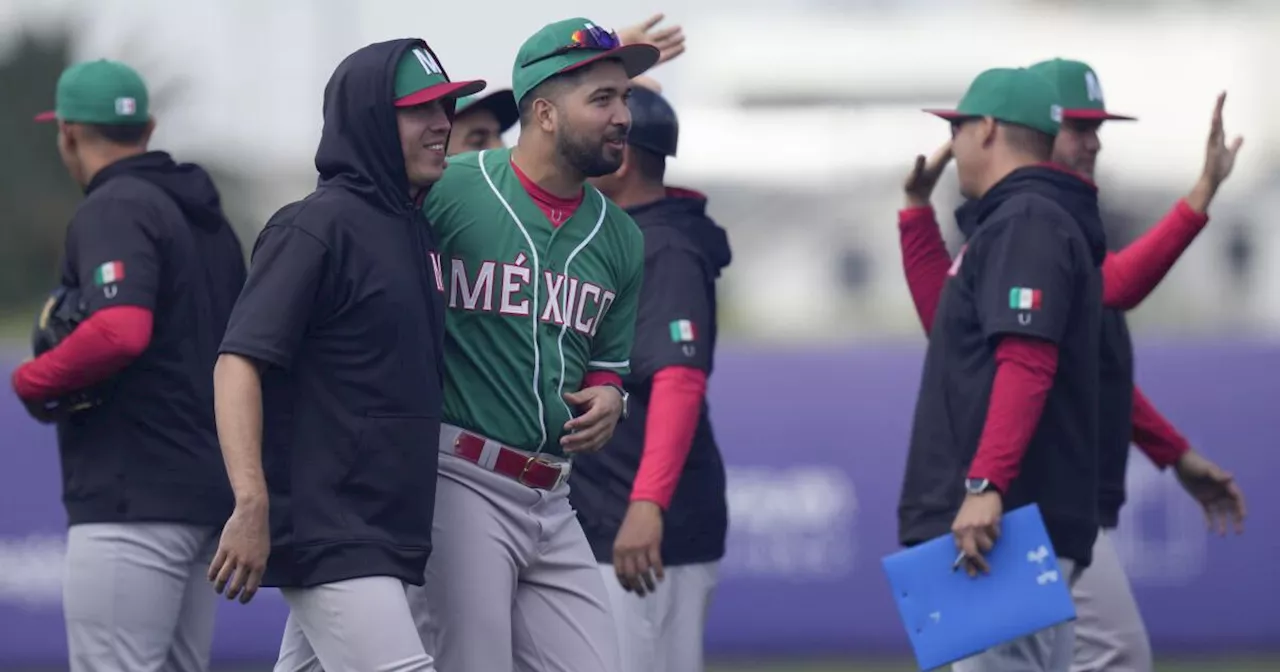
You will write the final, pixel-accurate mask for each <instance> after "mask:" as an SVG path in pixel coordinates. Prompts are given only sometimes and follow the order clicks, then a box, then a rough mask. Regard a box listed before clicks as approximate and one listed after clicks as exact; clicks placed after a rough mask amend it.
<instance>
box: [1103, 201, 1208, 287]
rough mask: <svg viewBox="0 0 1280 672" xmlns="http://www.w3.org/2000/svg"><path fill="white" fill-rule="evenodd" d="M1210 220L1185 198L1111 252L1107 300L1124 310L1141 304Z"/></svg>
mask: <svg viewBox="0 0 1280 672" xmlns="http://www.w3.org/2000/svg"><path fill="white" fill-rule="evenodd" d="M1208 221H1209V215H1207V214H1205V213H1200V212H1196V211H1195V210H1192V209H1191V206H1189V205H1187V201H1186V200H1185V199H1182V200H1179V201H1178V202H1177V203H1176V204H1174V206H1173V209H1171V210H1170V211H1169V212H1168V214H1166V215H1165V216H1164V218H1163V219H1161V220H1160V221H1159V222H1158V223H1157V224H1156V225H1155V226H1153V227H1151V230H1149V231H1147V232H1146V233H1144V234H1142V236H1141V237H1139V238H1138V239H1137V240H1135V241H1133V243H1132V244H1130V245H1129V246H1128V247H1125V248H1124V249H1123V250H1120V251H1119V252H1115V253H1112V254H1108V255H1107V259H1106V261H1105V262H1103V264H1102V302H1103V304H1104V305H1105V306H1106V307H1107V308H1118V309H1120V310H1132V309H1133V308H1135V307H1137V305H1138V304H1140V303H1142V301H1143V299H1145V298H1147V296H1148V295H1149V294H1151V292H1152V290H1154V289H1155V288H1156V285H1158V284H1160V281H1161V280H1163V279H1164V276H1165V275H1167V274H1168V273H1169V269H1171V268H1173V264H1174V262H1176V261H1177V260H1178V257H1180V256H1182V253H1183V252H1185V251H1186V250H1187V247H1188V246H1189V245H1191V242H1192V241H1194V240H1195V239H1196V236H1197V235H1199V234H1200V232H1201V231H1202V230H1204V226H1205V224H1206V223H1208Z"/></svg>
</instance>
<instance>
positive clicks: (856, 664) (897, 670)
mask: <svg viewBox="0 0 1280 672" xmlns="http://www.w3.org/2000/svg"><path fill="white" fill-rule="evenodd" d="M707 672H916V667H915V666H914V665H913V664H912V663H911V662H910V661H883V662H874V661H829V662H815V663H790V662H774V663H765V664H757V663H746V662H742V663H731V664H730V663H721V664H717V665H712V666H711V667H709V668H708V669H707ZM1156 672H1280V658H1269V659H1268V658H1246V659H1237V658H1205V659H1200V660H1180V661H1175V660H1166V661H1160V662H1158V663H1157V664H1156Z"/></svg>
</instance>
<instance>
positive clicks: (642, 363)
mask: <svg viewBox="0 0 1280 672" xmlns="http://www.w3.org/2000/svg"><path fill="white" fill-rule="evenodd" d="M706 207H707V202H706V198H705V197H703V196H702V195H701V194H697V193H694V192H690V191H685V190H680V189H669V190H668V197H667V198H664V199H662V200H659V201H655V202H653V203H648V204H645V205H641V206H638V207H634V208H630V209H628V210H627V213H628V214H630V215H631V216H632V218H634V219H635V221H636V224H637V225H639V227H640V230H641V231H642V232H643V233H644V250H645V274H644V282H643V283H642V284H641V289H640V305H639V308H638V311H637V316H636V335H635V344H634V345H633V346H632V350H631V373H630V375H629V376H628V379H627V381H626V387H627V390H628V391H629V392H630V393H631V398H630V403H629V406H630V413H629V415H628V417H627V419H626V420H623V421H622V422H619V423H618V427H617V430H616V431H615V432H614V435H613V439H612V440H611V441H610V443H609V445H608V446H607V447H605V449H604V450H602V451H600V452H598V453H595V454H592V455H583V456H580V457H577V458H575V459H574V463H573V474H572V475H571V476H570V489H569V497H570V499H571V501H572V503H573V505H574V508H575V509H576V510H577V511H578V518H579V520H580V521H581V522H582V525H583V530H584V531H585V532H586V534H587V539H588V540H589V541H590V542H591V547H592V550H593V551H594V553H595V556H596V560H597V561H600V562H611V561H612V558H613V542H614V539H616V538H617V535H618V528H619V526H620V525H621V523H622V518H623V517H624V516H625V515H626V511H627V506H628V504H629V501H630V497H631V488H632V484H633V483H634V482H635V478H636V472H637V470H638V469H639V467H640V456H641V454H642V453H643V452H644V438H645V433H644V430H645V423H646V422H647V420H648V416H649V402H650V397H651V394H652V391H653V376H654V375H655V374H656V373H657V372H658V371H660V370H661V369H663V368H666V367H670V366H687V367H694V368H698V369H701V370H702V371H704V372H706V373H707V374H708V375H710V374H711V371H712V369H713V368H714V359H715V343H716V320H715V315H716V291H715V289H716V288H715V281H716V278H718V277H719V276H720V272H721V270H722V269H723V268H724V267H726V266H728V265H729V262H730V260H731V259H732V254H731V253H730V250H729V239H728V236H726V235H725V231H724V229H722V228H720V227H719V226H717V225H716V223H715V222H713V221H712V220H711V219H710V218H709V217H707V214H706ZM685 320H687V321H688V322H689V328H688V330H687V331H685V332H684V336H678V335H676V334H674V333H673V330H675V329H677V328H678V327H679V325H680V323H681V322H682V321H685ZM663 525H664V529H665V532H664V533H663V539H662V558H663V562H664V563H666V564H668V565H682V564H693V563H702V562H714V561H716V560H719V559H720V558H721V557H723V556H724V542H725V532H726V529H727V526H728V513H727V506H726V503H725V474H724V464H723V462H722V461H721V459H720V450H719V448H718V447H717V446H716V439H715V435H714V434H713V433H712V430H711V422H710V419H709V417H708V414H707V405H706V402H705V400H704V402H703V404H702V409H701V413H700V416H699V418H698V427H697V430H696V432H695V433H694V436H693V445H692V447H691V448H690V450H689V456H688V458H687V459H686V461H685V466H684V471H683V472H682V473H681V476H680V481H679V484H678V485H677V487H676V491H675V495H674V496H673V497H672V500H671V505H670V507H669V508H668V509H667V512H666V515H665V516H664V518H663Z"/></svg>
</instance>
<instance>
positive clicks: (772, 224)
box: [0, 0, 1280, 340]
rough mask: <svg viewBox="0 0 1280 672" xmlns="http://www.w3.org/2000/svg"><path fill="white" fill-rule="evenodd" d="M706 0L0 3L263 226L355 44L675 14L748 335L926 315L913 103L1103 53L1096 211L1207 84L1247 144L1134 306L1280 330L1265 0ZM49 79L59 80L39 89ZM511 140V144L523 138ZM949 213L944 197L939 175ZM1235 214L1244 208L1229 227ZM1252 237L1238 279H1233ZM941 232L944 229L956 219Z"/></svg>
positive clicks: (1179, 323) (1141, 165) (688, 112)
mask: <svg viewBox="0 0 1280 672" xmlns="http://www.w3.org/2000/svg"><path fill="white" fill-rule="evenodd" d="M781 6H782V5H779V4H778V3H776V2H768V3H766V2H763V1H762V0H757V1H752V2H744V1H743V0H737V1H733V0H698V1H697V2H694V3H689V4H687V5H685V6H684V9H682V10H680V12H679V13H676V12H675V10H674V6H666V7H664V6H662V5H661V4H660V3H657V2H654V1H653V0H642V1H640V2H629V3H613V4H609V5H606V6H603V7H602V6H599V5H597V4H590V3H578V2H567V1H565V0H544V1H543V2H541V3H538V4H536V5H533V4H530V3H524V2H515V1H514V0H497V1H495V2H488V3H484V4H483V5H479V4H477V3H421V2H406V1H404V0H377V1H373V2H364V3H357V2H355V1H354V0H351V1H348V0H270V1H269V2H266V1H262V0H257V1H250V0H219V1H217V2H213V1H207V2H183V3H175V2H162V1H161V0H94V1H92V2H90V1H77V0H0V58H4V57H5V50H6V49H7V48H9V47H11V46H12V45H13V44H15V40H14V39H13V38H14V37H15V36H16V35H17V34H18V33H19V31H23V30H57V29H64V28H65V29H70V30H71V31H73V33H74V35H75V39H74V40H73V44H74V45H75V49H76V53H75V56H76V57H77V58H83V59H88V58H97V57H103V56H105V57H113V58H120V59H123V60H127V61H129V62H131V63H133V64H134V65H136V66H137V67H138V68H139V70H140V71H141V72H142V73H143V75H144V76H145V77H146V78H147V79H148V81H149V82H150V84H151V86H152V87H153V89H156V90H161V91H165V92H166V94H168V96H169V97H168V99H166V101H165V102H166V103H167V104H166V105H165V106H164V107H163V108H162V109H160V110H158V114H160V115H161V118H160V119H159V127H158V130H157V134H156V144H157V145H158V146H161V147H164V148H167V149H171V150H173V151H174V152H175V153H177V154H178V155H179V156H180V157H181V158H184V159H187V160H197V161H202V162H206V163H209V164H211V165H217V166H219V167H220V168H221V169H222V170H224V171H232V172H234V174H235V175H236V176H237V177H239V178H241V179H242V180H244V181H246V182H247V183H248V184H250V185H251V189H250V190H249V191H248V192H246V193H244V194H238V197H239V198H240V199H241V200H242V201H243V202H242V203H240V206H241V210H243V211H247V212H249V213H251V218H252V219H253V220H254V221H257V222H258V223H259V224H260V223H261V222H265V220H266V219H267V217H269V216H270V214H271V213H272V212H273V211H274V210H275V209H276V208H278V207H279V206H280V205H283V204H284V203H286V202H287V201H289V200H292V199H295V198H298V197H300V196H301V195H303V194H305V193H306V192H307V191H309V190H310V189H311V187H312V186H313V184H314V180H315V171H314V168H313V166H312V156H313V153H314V149H315V145H316V142H317V140H318V138H319V133H320V125H321V119H320V104H321V94H322V91H323V88H324V84H325V81H326V80H327V78H328V76H329V74H330V73H331V72H332V70H333V68H334V66H335V65H336V64H337V63H338V61H339V60H340V59H341V58H342V57H343V56H344V55H346V54H347V53H349V52H350V51H352V50H353V49H355V48H357V47H359V46H361V45H363V44H366V43H369V42H372V41H376V40H381V39H388V38H392V37H400V36H407V35H420V36H423V37H425V38H427V39H428V40H429V41H430V42H431V43H432V45H433V47H434V48H435V49H436V50H437V52H438V53H439V54H440V55H441V58H442V60H443V61H444V64H445V66H446V68H447V69H448V70H449V71H450V73H451V74H452V75H454V76H455V77H464V76H465V77H483V78H486V79H488V80H489V82H490V86H491V87H493V88H497V87H505V86H507V85H508V83H509V81H510V67H511V60H512V58H513V57H514V54H515V51H516V49H517V48H518V46H519V44H520V42H521V41H522V40H523V39H524V38H525V37H526V36H527V35H529V34H530V33H532V32H533V31H534V30H536V29H537V28H538V27H540V26H541V25H543V24H544V23H546V22H548V21H551V20H556V19H559V18H564V17H567V16H572V15H577V14H581V13H583V12H584V11H585V12H588V14H589V16H590V18H592V19H593V20H595V21H597V22H599V23H602V24H605V25H610V24H612V25H621V24H625V23H631V22H635V21H638V20H640V19H642V18H644V17H645V16H647V15H648V14H650V13H652V12H656V11H660V10H668V17H669V19H668V20H669V21H672V22H678V23H681V24H683V25H684V26H685V28H686V33H687V35H688V40H689V41H688V47H689V52H688V53H687V54H686V55H685V56H684V57H682V58H681V59H680V60H678V61H676V62H674V63H671V64H669V65H665V66H663V67H662V68H661V69H660V70H658V71H656V72H655V76H656V78H657V79H659V80H661V81H662V83H663V85H664V87H665V92H666V94H667V95H668V97H669V98H670V99H671V100H672V102H673V104H675V105H676V107H677V109H678V111H679V113H680V115H681V122H682V128H681V141H682V142H681V147H680V153H679V157H678V158H676V159H674V160H672V162H671V164H670V170H669V172H670V177H671V180H672V181H673V182H678V183H680V184H682V185H684V186H689V187H692V188H699V189H703V190H704V191H707V192H708V193H709V194H710V195H711V197H712V200H711V210H712V214H713V215H715V216H716V217H717V218H718V219H719V220H720V221H721V223H722V224H723V225H725V226H726V228H728V229H729V230H730V231H731V235H732V241H733V245H734V251H735V262H734V264H733V266H731V267H730V269H729V270H728V273H727V275H726V282H725V288H724V289H725V297H724V305H725V312H726V315H725V319H726V320H727V321H728V323H729V324H730V325H731V326H732V327H733V328H734V329H736V330H738V332H739V333H750V334H751V335H754V336H757V337H761V338H784V339H823V338H830V339H840V340H845V339H849V338H854V337H875V336H879V335H884V334H889V333H897V334H915V333H918V327H917V326H916V325H915V324H914V321H915V314H914V311H913V309H912V308H911V305H910V299H909V297H908V295H907V292H906V287H905V283H904V282H903V280H902V272H901V265H900V256H899V253H898V247H897V228H896V224H895V221H896V214H895V213H896V210H897V208H898V207H899V205H900V196H899V187H900V182H901V180H902V178H903V176H904V173H905V171H906V170H907V168H908V167H909V166H910V164H911V162H912V160H913V158H914V156H915V155H916V154H917V153H928V152H930V151H932V150H933V149H934V148H935V147H936V145H937V144H938V143H940V142H941V141H943V140H944V139H945V138H946V127H945V125H944V124H942V123H940V122H938V121H937V120H936V119H934V118H932V117H929V116H928V115H925V114H923V113H921V112H919V109H920V108H921V107H926V106H930V105H949V104H954V103H955V101H956V100H957V99H958V98H959V96H960V95H961V94H962V93H963V89H964V87H965V86H966V84H967V83H968V81H969V80H970V79H971V78H972V77H973V75H975V74H976V73H977V72H979V71H980V70H982V69H984V68H987V67H992V66H996V65H1010V64H1029V63H1031V62H1034V61H1036V60H1040V59H1042V58H1048V57H1052V56H1065V57H1071V58H1079V59H1082V60H1086V61H1089V62H1090V63H1091V64H1092V65H1093V66H1094V67H1095V68H1096V69H1097V70H1098V71H1099V74H1100V75H1101V77H1102V80H1103V86H1104V88H1105V91H1106V93H1107V103H1108V106H1109V107H1111V108H1113V109H1115V110H1117V111H1123V112H1125V113H1131V114H1133V115H1135V116H1137V117H1139V121H1138V122H1137V123H1133V124H1120V123H1115V124H1110V125H1108V127H1107V128H1106V129H1105V132H1104V136H1103V141H1104V143H1105V145H1106V151H1105V152H1104V153H1103V158H1102V160H1101V168H1100V175H1099V178H1100V182H1101V183H1102V185H1103V190H1104V197H1105V198H1106V200H1107V203H1108V206H1109V208H1111V209H1115V210H1121V211H1123V212H1125V213H1126V214H1128V215H1130V216H1133V217H1136V218H1137V219H1138V220H1139V221H1148V222H1152V223H1153V222H1154V221H1156V219H1158V218H1159V217H1160V216H1161V215H1162V214H1163V213H1164V211H1165V210H1166V209H1167V208H1168V207H1169V206H1170V205H1171V204H1172V203H1173V201H1174V200H1175V199H1176V198H1177V197H1179V196H1180V195H1181V194H1183V193H1185V191H1186V190H1187V189H1188V188H1190V186H1191V184H1192V183H1193V181H1194V180H1195V178H1196V176H1197V175H1198V172H1199V170H1200V165H1201V162H1202V155H1203V147H1204V139H1205V135H1206V133H1207V130H1208V122H1209V115H1210V112H1211V109H1212V105H1213V100H1214V96H1215V95H1216V94H1217V92H1218V91H1220V90H1224V89H1225V90H1228V91H1230V96H1229V100H1228V105H1227V129H1228V132H1229V133H1230V134H1233V135H1234V134H1242V135H1244V136H1246V137H1247V138H1248V141H1247V143H1246V146H1245V149H1244V151H1243V152H1242V154H1241V157H1240V163H1239V165H1238V166H1237V169H1236V174H1235V175H1234V176H1233V177H1232V179H1231V182H1230V183H1229V184H1228V185H1227V186H1226V187H1225V188H1224V189H1223V190H1222V193H1221V194H1220V195H1219V199H1218V202H1217V203H1215V206H1214V208H1213V211H1212V213H1213V215H1214V222H1213V223H1212V224H1211V225H1210V227H1209V228H1208V229H1207V230H1206V232H1205V233H1204V234H1203V235H1202V236H1201V240H1200V241H1198V242H1197V243H1196V245H1195V246H1193V248H1192V249H1191V251H1190V252H1189V253H1188V254H1187V255H1186V258H1185V259H1184V260H1183V261H1182V262H1180V263H1179V265H1178V266H1177V267H1176V268H1175V270H1174V272H1173V273H1172V274H1171V275H1170V277H1169V279H1168V280H1167V281H1166V282H1165V283H1164V284H1163V285H1162V286H1161V288H1160V289H1159V290H1158V291H1157V292H1156V294H1155V295H1153V297H1152V299H1151V300H1150V301H1149V302H1148V303H1147V304H1145V305H1144V307H1143V308H1142V309H1140V310H1139V311H1138V312H1137V313H1136V322H1137V323H1138V324H1139V325H1151V326H1159V327H1161V328H1162V329H1163V330H1172V331H1214V332H1225V331H1231V332H1235V331H1242V330H1243V331H1249V330H1254V331H1261V332H1265V333H1267V334H1269V335H1270V336H1271V337H1275V336H1276V335H1280V263H1276V262H1277V261H1278V260H1280V232H1278V231H1277V230H1276V227H1274V226H1273V225H1271V223H1270V222H1269V221H1268V220H1269V219H1270V213H1271V212H1272V210H1273V206H1275V205H1280V179H1277V176H1278V175H1280V162H1278V161H1277V158H1278V157H1280V152H1278V151H1277V149H1278V148H1280V121H1277V120H1278V119H1280V114H1277V113H1278V112H1280V93H1277V91H1276V89H1275V87H1274V86H1273V85H1272V82H1271V81H1270V78H1269V77H1268V75H1270V72H1269V65H1270V64H1274V63H1276V62H1280V46H1277V44H1276V43H1275V41H1274V40H1273V39H1270V38H1273V37H1274V36H1275V35H1277V34H1280V21H1278V18H1280V11H1277V9H1276V6H1275V5H1273V4H1268V3H1256V2H1255V3H1251V2H1236V3H1226V2H1215V3H1212V4H1206V3H1195V2H1179V3H1169V2H1164V3H1158V4H1155V3H1141V2H1129V3H1119V2H1114V3H1083V2H1077V3H1053V2H998V1H987V2H976V1H973V0H970V1H968V2H961V1H960V0H951V1H948V2H937V1H934V2H929V1H925V0H917V1H913V2H906V1H904V0H898V1H895V2H892V3H887V2H873V1H870V0H864V1H862V2H852V1H845V2H837V1H835V0H810V1H809V2H806V3H789V4H788V5H787V7H788V13H787V14H779V13H778V8H779V7H781ZM50 94H51V95H52V82H51V83H50ZM512 139H514V137H513V138H512ZM948 180H950V181H944V182H943V184H942V185H940V186H939V190H938V191H939V203H938V205H939V210H940V212H942V213H943V219H944V221H945V222H947V225H948V226H949V221H950V218H949V217H948V216H946V212H947V211H949V210H950V208H952V207H954V206H955V205H956V204H957V203H956V199H957V197H956V195H955V185H954V181H953V178H948ZM1237 223H1238V225H1239V226H1238V227H1237ZM1237 230H1239V231H1243V232H1245V233H1246V234H1247V237H1246V240H1247V241H1248V243H1249V245H1250V248H1249V249H1251V251H1252V253H1253V256H1252V266H1251V272H1252V275H1251V276H1250V277H1247V278H1244V279H1239V278H1238V277H1237V276H1236V275H1233V274H1232V272H1231V268H1232V267H1231V265H1230V263H1228V262H1229V260H1230V259H1231V256H1230V255H1229V254H1228V252H1229V251H1230V250H1231V249H1233V248H1232V247H1231V246H1230V245H1229V243H1232V242H1233V241H1234V240H1235V238H1234V237H1233V236H1232V235H1231V234H1233V233H1234V232H1235V231H1237ZM948 235H949V236H950V237H951V238H952V239H954V231H948Z"/></svg>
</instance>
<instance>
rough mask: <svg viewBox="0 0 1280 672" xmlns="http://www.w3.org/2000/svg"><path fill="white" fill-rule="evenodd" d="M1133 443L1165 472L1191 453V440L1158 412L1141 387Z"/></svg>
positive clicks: (1136, 396)
mask: <svg viewBox="0 0 1280 672" xmlns="http://www.w3.org/2000/svg"><path fill="white" fill-rule="evenodd" d="M1133 442H1134V443H1135V444H1136V445H1137V446H1138V449H1139V450H1141V451H1142V452H1143V454H1145V455H1146V456H1147V458H1148V459H1150V460H1151V462H1152V463H1154V464H1155V465H1156V466H1157V467H1160V468H1161V469H1164V468H1165V467H1170V466H1173V465H1174V464H1177V462H1178V459H1179V458H1181V457H1182V456H1183V455H1184V454H1185V453H1186V452H1187V451H1189V450H1191V444H1189V443H1187V439H1186V438H1185V437H1183V436H1182V434H1180V433H1178V430H1177V429H1174V427H1173V424H1172V423H1170V422H1169V421H1168V420H1167V419H1166V418H1165V417H1164V416H1163V415H1161V414H1160V411H1157V410H1156V407H1155V406H1154V405H1152V403H1151V400H1150V399H1147V395H1145V394H1143V393H1142V390H1140V389H1138V386H1137V385H1134V386H1133Z"/></svg>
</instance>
